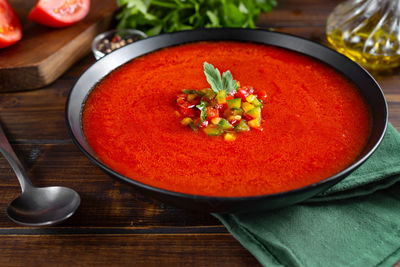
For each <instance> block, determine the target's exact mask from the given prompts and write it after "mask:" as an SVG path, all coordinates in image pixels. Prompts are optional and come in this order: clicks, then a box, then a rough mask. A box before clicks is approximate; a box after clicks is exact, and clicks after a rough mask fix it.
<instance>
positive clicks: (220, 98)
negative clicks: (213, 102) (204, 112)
mask: <svg viewBox="0 0 400 267" xmlns="http://www.w3.org/2000/svg"><path fill="white" fill-rule="evenodd" d="M216 99H217V103H218V104H225V103H226V92H225V91H219V92H218V94H217V96H216Z"/></svg>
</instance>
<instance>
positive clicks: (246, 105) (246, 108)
mask: <svg viewBox="0 0 400 267" xmlns="http://www.w3.org/2000/svg"><path fill="white" fill-rule="evenodd" d="M253 108H254V105H252V104H250V103H249V102H244V103H243V104H242V109H243V110H244V112H246V113H247V111H249V110H252V109H253Z"/></svg>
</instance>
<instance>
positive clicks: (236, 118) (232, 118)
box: [228, 115, 242, 121]
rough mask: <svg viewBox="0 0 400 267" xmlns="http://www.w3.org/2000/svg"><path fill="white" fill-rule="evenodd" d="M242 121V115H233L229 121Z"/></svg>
mask: <svg viewBox="0 0 400 267" xmlns="http://www.w3.org/2000/svg"><path fill="white" fill-rule="evenodd" d="M241 119H242V116H240V115H231V116H229V117H228V121H240V120H241Z"/></svg>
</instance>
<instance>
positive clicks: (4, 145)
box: [0, 125, 33, 192]
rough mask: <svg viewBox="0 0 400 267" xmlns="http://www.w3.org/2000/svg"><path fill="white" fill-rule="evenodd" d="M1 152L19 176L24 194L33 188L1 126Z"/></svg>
mask: <svg viewBox="0 0 400 267" xmlns="http://www.w3.org/2000/svg"><path fill="white" fill-rule="evenodd" d="M0 152H1V153H2V154H3V156H4V157H5V158H6V160H7V161H8V163H10V166H11V167H12V169H13V170H14V172H15V174H16V175H17V178H18V181H19V184H20V185H21V189H22V192H24V191H25V190H26V189H28V188H30V187H33V185H32V182H31V181H30V180H29V178H28V176H27V175H26V172H25V170H24V167H23V166H22V164H21V162H20V161H19V159H18V157H17V155H15V153H14V150H13V149H12V147H11V145H10V143H9V142H8V140H7V137H6V135H5V133H4V131H3V128H2V127H1V125H0Z"/></svg>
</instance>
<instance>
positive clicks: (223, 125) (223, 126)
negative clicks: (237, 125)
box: [217, 119, 233, 130]
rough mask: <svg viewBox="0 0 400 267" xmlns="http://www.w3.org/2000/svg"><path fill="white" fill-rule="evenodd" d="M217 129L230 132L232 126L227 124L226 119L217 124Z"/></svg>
mask: <svg viewBox="0 0 400 267" xmlns="http://www.w3.org/2000/svg"><path fill="white" fill-rule="evenodd" d="M217 125H218V127H219V128H221V129H222V130H232V129H233V126H232V124H230V123H229V121H227V120H226V119H221V120H220V121H219V122H218V124H217Z"/></svg>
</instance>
